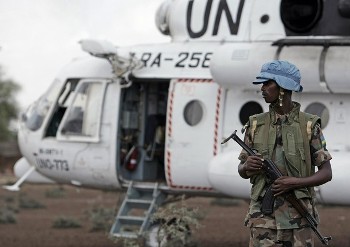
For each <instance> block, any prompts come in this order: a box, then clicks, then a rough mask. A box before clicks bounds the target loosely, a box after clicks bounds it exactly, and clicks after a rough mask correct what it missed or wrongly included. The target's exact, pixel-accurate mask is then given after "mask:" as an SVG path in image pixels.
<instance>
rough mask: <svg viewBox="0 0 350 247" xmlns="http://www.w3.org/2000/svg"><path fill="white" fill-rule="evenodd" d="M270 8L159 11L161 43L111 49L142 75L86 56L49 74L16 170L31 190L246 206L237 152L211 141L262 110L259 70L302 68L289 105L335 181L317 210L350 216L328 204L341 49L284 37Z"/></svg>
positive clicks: (275, 5)
mask: <svg viewBox="0 0 350 247" xmlns="http://www.w3.org/2000/svg"><path fill="white" fill-rule="evenodd" d="M279 3H280V1H277V0H276V1H258V0H251V1H248V0H246V1H244V0H236V1H219V0H213V1H212V0H209V1H194V0H191V1H188V0H178V1H166V2H165V3H164V5H163V6H162V7H161V8H160V10H159V13H158V15H159V16H160V17H159V18H160V22H161V24H163V26H162V27H164V25H165V24H166V25H165V29H164V30H165V31H164V32H170V33H171V36H172V42H171V43H168V44H157V45H140V46H135V47H125V48H116V50H115V54H114V55H115V56H120V57H126V58H127V59H125V61H128V59H129V60H130V61H131V60H132V59H135V60H138V61H139V62H140V63H141V64H142V68H137V69H136V68H135V69H129V68H128V67H127V66H126V67H122V66H121V67H118V64H117V65H116V63H113V61H112V62H111V60H108V59H106V58H108V56H110V55H111V54H107V53H106V54H107V55H106V54H104V53H99V54H98V53H96V54H94V55H95V56H97V57H93V56H89V57H87V58H83V59H76V60H74V61H72V63H71V64H69V65H67V66H66V67H65V68H64V69H63V70H62V71H61V72H60V73H59V74H58V76H57V78H56V79H55V81H54V83H53V84H52V85H51V87H50V88H49V90H48V91H47V92H46V93H45V94H44V95H43V96H42V97H41V98H40V99H39V100H38V101H36V102H35V103H34V104H33V105H31V107H30V108H29V109H28V110H27V112H26V113H25V114H24V116H23V118H22V120H21V123H20V129H19V133H18V136H19V145H20V149H21V152H22V154H23V158H22V160H21V162H19V163H18V167H19V166H21V167H28V168H29V167H35V169H36V172H37V174H36V175H37V177H34V175H35V173H33V174H32V175H31V176H32V179H30V177H28V180H29V181H43V177H45V178H49V179H50V180H51V181H55V182H58V183H67V184H73V185H76V186H85V187H93V188H98V189H109V190H116V189H120V188H123V187H125V186H127V184H128V182H129V181H137V182H139V183H148V182H155V181H156V182H160V183H162V185H163V187H162V188H163V190H165V191H168V192H169V193H191V194H201V195H208V196H218V195H221V196H233V197H238V198H249V191H250V185H249V180H244V179H242V178H241V177H239V174H238V173H237V165H238V163H239V160H238V154H239V152H240V150H241V148H240V147H239V146H238V145H237V144H236V143H234V142H228V143H226V144H224V145H221V141H222V140H223V139H224V138H225V137H227V136H229V135H230V134H231V133H232V132H233V131H234V130H240V129H241V128H242V126H243V125H244V124H245V123H246V121H247V119H248V116H249V115H251V114H253V113H260V112H264V111H268V105H267V104H266V103H265V102H264V99H263V98H262V96H261V94H260V88H259V87H258V86H254V85H252V83H251V81H252V80H253V79H254V78H255V76H256V74H257V73H258V72H259V70H260V67H261V65H262V64H263V63H265V62H267V61H270V60H273V59H282V60H289V61H291V62H293V63H295V64H296V65H297V66H298V67H299V68H300V71H301V74H302V84H303V86H304V92H303V93H301V94H293V97H294V100H295V101H298V102H300V103H301V105H302V110H303V111H307V112H311V113H314V114H318V115H319V116H320V117H321V119H322V121H323V132H324V135H325V137H326V140H327V147H328V149H329V150H330V153H331V154H332V156H333V159H332V161H331V162H332V164H334V166H333V180H332V181H331V182H329V183H327V184H326V185H324V186H321V187H319V188H318V190H317V192H318V199H319V201H320V202H323V203H328V204H343V205H350V192H346V191H342V194H341V195H340V193H339V194H338V193H334V192H335V191H337V190H338V189H339V188H341V187H345V186H348V185H349V179H348V177H349V176H350V171H349V170H347V169H345V168H346V167H345V166H347V164H348V163H349V161H348V159H347V157H348V156H349V152H350V143H349V141H348V140H349V137H350V134H349V132H348V131H347V129H346V128H347V125H348V121H349V119H348V116H350V112H349V111H350V107H349V104H350V87H349V86H348V85H347V81H348V80H349V79H350V72H349V71H348V70H347V68H348V67H349V66H350V60H349V59H348V58H349V56H348V55H349V53H350V49H349V47H348V46H347V45H344V43H346V42H348V41H347V39H345V38H342V37H335V36H320V37H310V36H308V37H304V36H303V37H299V38H295V37H294V38H288V37H286V32H285V27H284V25H283V23H282V21H281V20H280V4H279ZM266 16H267V17H266ZM161 17H164V18H163V19H162V18H161ZM264 18H265V19H266V18H268V19H267V21H265V19H264ZM162 20H163V22H162ZM276 41H277V42H276ZM341 42H342V45H339V43H341ZM91 53H93V52H91ZM130 54H132V55H131V56H130ZM109 58H110V57H109ZM119 65H120V64H119ZM123 69H124V70H125V71H126V72H125V71H124V72H120V73H119V72H118V71H119V70H123ZM338 133H341V136H339V135H338ZM16 166H17V165H16ZM39 174H40V175H41V176H43V177H39Z"/></svg>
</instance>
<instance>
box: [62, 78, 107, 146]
mask: <svg viewBox="0 0 350 247" xmlns="http://www.w3.org/2000/svg"><path fill="white" fill-rule="evenodd" d="M104 89H105V84H104V83H102V82H99V81H96V82H82V83H81V84H79V86H78V87H77V90H76V93H75V94H74V98H72V101H71V104H70V106H69V108H68V110H67V113H66V114H65V117H64V119H63V122H62V123H61V126H60V128H59V132H60V137H61V138H65V137H66V138H69V139H71V138H70V137H72V136H76V137H84V138H92V139H98V134H99V126H100V117H101V108H102V101H103V94H104ZM71 140H72V139H71Z"/></svg>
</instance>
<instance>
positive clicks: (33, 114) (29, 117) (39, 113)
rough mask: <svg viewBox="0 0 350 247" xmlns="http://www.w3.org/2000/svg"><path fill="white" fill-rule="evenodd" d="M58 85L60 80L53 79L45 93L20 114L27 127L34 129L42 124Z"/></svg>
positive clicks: (54, 98) (58, 88) (56, 93)
mask: <svg viewBox="0 0 350 247" xmlns="http://www.w3.org/2000/svg"><path fill="white" fill-rule="evenodd" d="M60 86H61V82H60V81H59V80H54V82H53V83H52V84H51V86H50V87H49V89H48V90H47V91H46V93H45V94H44V95H42V96H41V97H40V98H39V99H38V100H36V101H35V102H34V103H32V104H31V105H30V106H29V107H28V108H27V110H26V112H25V113H24V114H23V115H22V121H23V122H24V123H25V126H26V127H27V128H28V129H30V130H32V131H36V130H38V129H39V128H40V127H41V126H42V124H43V122H44V119H45V117H46V116H47V114H48V112H49V110H50V108H51V106H52V105H53V104H54V102H55V100H56V97H57V95H58V93H59V90H60Z"/></svg>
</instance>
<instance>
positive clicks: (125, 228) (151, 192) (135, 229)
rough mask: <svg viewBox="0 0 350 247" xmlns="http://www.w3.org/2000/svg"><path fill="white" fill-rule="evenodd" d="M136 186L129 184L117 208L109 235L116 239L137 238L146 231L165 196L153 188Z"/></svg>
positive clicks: (154, 185)
mask: <svg viewBox="0 0 350 247" xmlns="http://www.w3.org/2000/svg"><path fill="white" fill-rule="evenodd" d="M139 185H140V184H137V185H136V186H135V185H134V184H133V182H130V184H129V187H128V190H127V193H126V195H125V198H124V201H123V203H122V205H121V207H120V208H119V211H118V214H117V216H116V218H115V221H114V224H113V226H112V228H111V230H110V235H111V236H113V237H117V238H138V237H140V236H143V235H144V233H145V232H146V231H147V230H148V228H149V225H150V221H151V219H152V215H153V213H154V212H155V211H156V209H157V207H159V206H160V205H161V204H162V203H163V201H164V200H165V197H166V195H165V194H164V193H163V192H161V191H160V190H159V188H158V184H157V183H154V184H153V186H150V184H147V186H139Z"/></svg>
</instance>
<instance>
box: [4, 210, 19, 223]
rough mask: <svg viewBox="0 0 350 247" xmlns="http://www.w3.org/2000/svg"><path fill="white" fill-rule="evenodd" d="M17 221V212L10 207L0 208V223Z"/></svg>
mask: <svg viewBox="0 0 350 247" xmlns="http://www.w3.org/2000/svg"><path fill="white" fill-rule="evenodd" d="M15 223H17V219H16V215H15V212H14V211H13V210H11V209H9V208H8V207H3V208H0V224H15Z"/></svg>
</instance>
